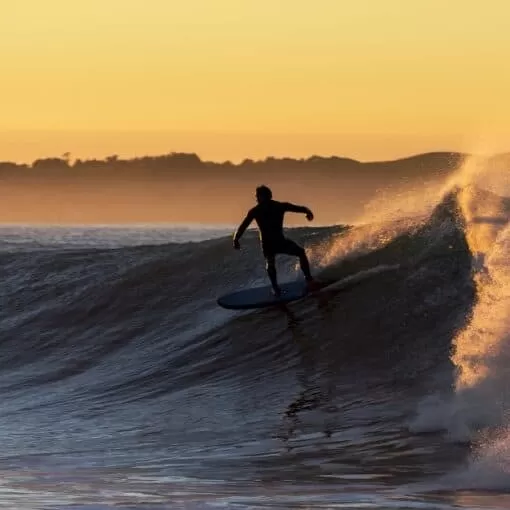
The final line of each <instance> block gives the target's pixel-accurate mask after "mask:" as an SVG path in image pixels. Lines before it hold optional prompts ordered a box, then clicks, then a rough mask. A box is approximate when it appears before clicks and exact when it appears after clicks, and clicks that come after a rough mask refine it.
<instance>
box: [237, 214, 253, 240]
mask: <svg viewBox="0 0 510 510" xmlns="http://www.w3.org/2000/svg"><path fill="white" fill-rule="evenodd" d="M253 219H254V214H253V209H251V210H250V211H249V212H248V214H247V215H246V217H245V218H244V220H243V221H242V223H241V224H240V225H239V227H238V228H237V230H236V231H235V233H234V248H235V249H236V250H238V249H239V247H240V245H239V239H241V236H242V235H243V234H244V231H245V230H246V229H247V228H248V227H249V226H250V223H251V222H252V221H253Z"/></svg>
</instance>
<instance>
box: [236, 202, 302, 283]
mask: <svg viewBox="0 0 510 510" xmlns="http://www.w3.org/2000/svg"><path fill="white" fill-rule="evenodd" d="M286 212H296V213H305V214H308V213H309V212H310V210H309V209H308V208H307V207H302V206H299V205H294V204H290V203H288V202H278V201H276V200H267V201H264V202H261V203H259V204H258V205H256V206H255V207H253V208H252V209H250V211H249V212H248V214H247V215H246V218H245V219H244V220H243V222H242V223H241V225H240V227H239V228H238V230H237V232H236V234H235V236H234V240H238V239H239V238H240V237H241V236H242V235H243V232H244V231H245V230H246V228H247V227H248V226H249V224H250V223H251V222H252V221H253V220H255V222H256V223H257V226H258V227H259V232H260V240H261V243H262V251H263V253H264V257H265V258H266V262H267V271H268V273H269V277H270V279H271V282H272V283H273V286H276V269H275V256H276V255H277V254H279V253H281V254H286V255H294V256H296V257H299V261H300V265H301V269H302V271H303V273H304V275H305V277H306V279H307V280H311V279H312V276H311V274H310V266H309V263H308V259H307V257H306V253H305V250H304V248H302V247H301V246H299V245H298V244H296V243H295V242H294V241H291V240H290V239H287V238H286V237H285V236H284V235H283V218H284V216H285V213H286Z"/></svg>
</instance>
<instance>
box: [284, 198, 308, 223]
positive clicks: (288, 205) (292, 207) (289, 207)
mask: <svg viewBox="0 0 510 510" xmlns="http://www.w3.org/2000/svg"><path fill="white" fill-rule="evenodd" d="M284 206H285V210H286V211H289V212H296V213H303V214H306V218H307V219H308V220H309V221H312V220H313V212H312V211H311V210H310V209H308V207H305V206H303V205H295V204H291V203H290V202H285V203H284Z"/></svg>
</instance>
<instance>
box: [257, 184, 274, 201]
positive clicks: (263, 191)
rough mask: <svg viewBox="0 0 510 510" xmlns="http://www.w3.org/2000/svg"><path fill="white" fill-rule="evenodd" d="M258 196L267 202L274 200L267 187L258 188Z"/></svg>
mask: <svg viewBox="0 0 510 510" xmlns="http://www.w3.org/2000/svg"><path fill="white" fill-rule="evenodd" d="M257 196H258V197H261V198H265V199H266V200H271V199H272V198H273V192H272V191H271V190H270V189H269V188H268V187H267V186H264V185H262V186H259V187H258V188H257Z"/></svg>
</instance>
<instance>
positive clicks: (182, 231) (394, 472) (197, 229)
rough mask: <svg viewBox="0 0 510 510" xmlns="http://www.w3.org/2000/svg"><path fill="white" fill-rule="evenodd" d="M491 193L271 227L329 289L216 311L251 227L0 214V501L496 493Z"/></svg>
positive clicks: (449, 192)
mask: <svg viewBox="0 0 510 510" xmlns="http://www.w3.org/2000/svg"><path fill="white" fill-rule="evenodd" d="M507 202H508V201H507V199H505V198H504V197H500V196H497V195H496V194H493V193H491V192H489V191H486V190H483V189H481V188H479V187H478V186H477V185H473V184H472V183H465V182H461V181H459V182H454V183H450V184H449V186H448V187H446V188H445V189H443V190H441V192H440V193H439V192H438V193H437V194H436V199H435V200H432V199H430V198H427V201H426V203H425V204H423V203H420V204H418V200H416V201H415V202H414V203H415V205H416V208H415V209H416V212H419V214H414V215H413V214H411V212H410V208H409V207H406V208H405V213H403V212H402V209H401V208H399V207H396V208H395V209H394V211H393V214H392V215H386V216H385V215H379V216H378V219H379V220H380V221H378V222H375V221H372V222H365V223H364V224H363V225H358V226H357V227H353V228H349V229H344V228H342V227H339V226H338V227H337V226H331V227H320V228H314V227H308V228H300V229H293V230H291V231H289V235H290V236H292V237H293V238H294V239H296V240H299V241H300V242H303V243H304V244H305V246H306V248H307V250H308V252H309V254H310V257H311V259H312V261H313V264H314V270H315V271H316V273H317V274H318V276H319V277H327V278H335V279H337V280H339V281H341V282H343V283H344V284H343V285H341V286H340V287H338V288H337V289H336V290H332V291H331V292H325V293H323V294H321V295H318V296H317V297H316V298H315V297H314V298H309V299H306V300H303V301H300V302H297V303H294V304H292V305H290V306H289V307H288V310H287V312H286V313H285V312H284V311H282V310H279V309H266V310H258V311H248V312H242V313H239V312H230V311H227V310H223V309H221V308H219V307H218V306H217V305H216V298H217V297H218V296H219V295H220V294H222V293H225V292H228V291H231V290H236V289H239V288H243V287H247V286H250V285H257V284H261V283H265V282H266V276H265V273H264V266H263V260H262V258H261V255H260V251H259V247H258V241H257V238H256V235H255V234H254V233H252V232H249V233H247V235H246V237H245V238H244V239H243V249H242V251H241V252H236V251H234V250H232V248H231V237H230V230H229V229H228V228H226V227H222V226H219V227H217V228H204V227H201V226H196V225H194V226H187V227H176V226H161V227H157V228H156V227H150V226H133V227H122V228H121V227H116V228H114V227H106V226H105V227H101V226H99V227H94V228H90V227H88V228H85V227H34V226H5V227H2V228H0V268H1V271H2V276H3V284H2V286H1V290H0V303H1V307H0V396H1V404H0V438H1V443H0V444H1V446H0V507H1V508H9V509H47V510H50V509H51V510H56V509H60V510H63V509H66V510H70V509H73V510H106V509H116V510H119V509H121V510H127V509H144V510H148V509H150V510H156V509H158V510H160V509H166V508H186V509H188V508H189V509H205V508H219V507H220V508H229V509H246V508H256V509H260V508H274V509H276V508H278V509H282V508H307V509H308V508H374V509H390V508H391V509H393V508H406V509H420V510H421V509H454V508H469V509H475V508H484V509H489V508H491V509H496V508H497V509H500V508H509V507H510V494H509V489H510V459H509V454H510V435H509V429H508V426H509V424H510V417H509V414H508V413H509V410H510V399H509V397H510V393H509V388H510V371H509V368H508V367H509V366H510V359H508V358H509V356H510V348H509V347H508V337H509V333H508V332H509V328H508V322H509V319H508V317H510V313H509V312H510V299H509V296H510V291H509V289H510V287H509V286H508V285H507V283H508V282H509V281H510V280H508V278H509V277H510V271H509V269H510V265H509V262H508V253H509V251H508V250H509V249H510V245H509V243H510V241H509V239H510V237H509V232H510V230H509V229H508V211H509V210H510V208H509V207H508V203H507ZM423 205H425V207H422V206H423ZM390 216H392V217H390ZM278 264H279V271H280V275H281V278H282V279H291V278H295V277H296V276H298V275H299V271H298V268H297V267H296V265H295V261H293V260H292V259H289V258H285V257H282V258H281V259H280V260H279V261H278Z"/></svg>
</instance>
